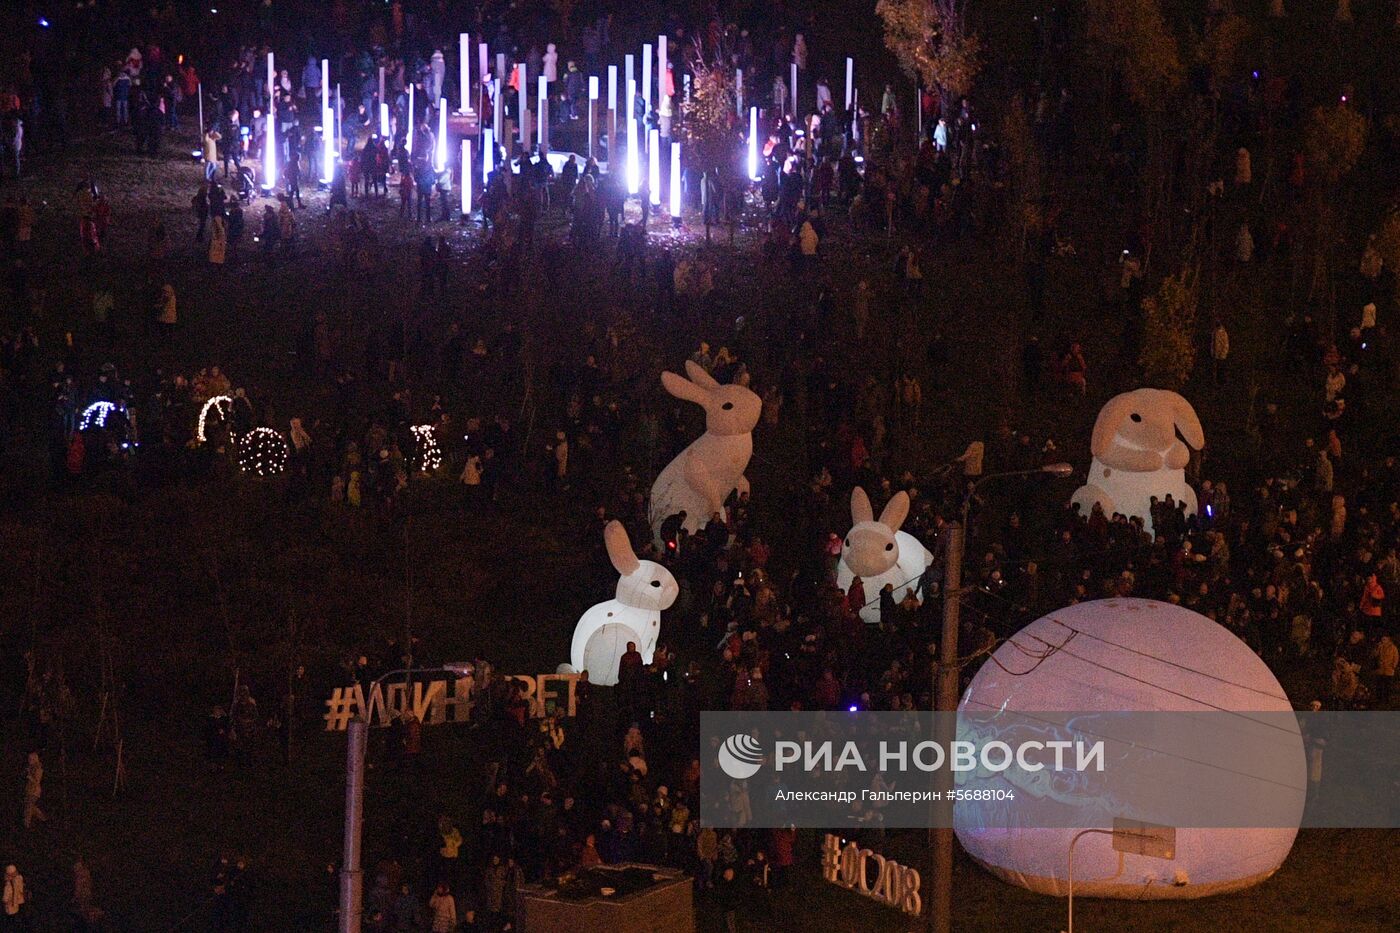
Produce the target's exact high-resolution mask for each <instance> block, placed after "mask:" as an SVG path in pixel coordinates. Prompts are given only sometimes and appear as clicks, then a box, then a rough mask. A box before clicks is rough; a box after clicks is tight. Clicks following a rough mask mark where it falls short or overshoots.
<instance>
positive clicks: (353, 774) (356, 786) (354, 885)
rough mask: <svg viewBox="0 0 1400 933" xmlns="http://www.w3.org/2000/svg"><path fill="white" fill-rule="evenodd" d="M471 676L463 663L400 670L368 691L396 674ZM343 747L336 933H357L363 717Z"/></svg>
mask: <svg viewBox="0 0 1400 933" xmlns="http://www.w3.org/2000/svg"><path fill="white" fill-rule="evenodd" d="M471 672H472V665H471V664H470V663H468V662H466V661H449V662H448V663H447V664H444V665H442V666H441V667H420V668H418V669H417V670H416V671H412V670H410V669H409V668H400V669H398V670H394V671H390V672H389V673H387V674H382V675H380V676H379V677H376V678H375V679H374V681H373V682H372V683H371V684H370V690H371V691H373V690H374V688H376V687H378V686H379V685H380V684H381V683H383V682H384V681H385V680H388V679H389V678H390V677H393V676H395V675H397V674H411V673H418V674H455V675H457V676H458V677H464V676H466V675H467V674H470V673H471ZM346 732H347V735H348V738H349V741H348V743H347V744H346V747H345V851H344V855H343V856H342V860H341V862H342V864H341V866H340V921H339V923H338V924H337V927H336V929H337V930H338V931H339V933H360V914H361V912H362V910H361V905H362V904H363V901H364V872H363V870H362V869H361V868H360V840H361V836H362V832H363V829H364V810H365V748H366V746H367V745H368V744H369V723H368V722H366V721H365V719H364V718H363V717H357V718H355V719H352V720H351V721H350V723H349V724H348V726H347V728H346Z"/></svg>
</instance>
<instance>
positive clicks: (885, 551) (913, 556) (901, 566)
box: [836, 486, 933, 625]
mask: <svg viewBox="0 0 1400 933" xmlns="http://www.w3.org/2000/svg"><path fill="white" fill-rule="evenodd" d="M908 515H909V493H907V492H897V493H895V494H894V497H893V498H891V499H890V501H889V502H888V503H887V504H886V505H885V508H884V509H883V510H882V511H881V512H880V518H879V520H878V521H877V520H876V519H875V513H874V511H873V510H872V509H871V507H870V497H869V496H867V495H866V494H865V490H864V489H861V488H860V487H859V486H857V487H856V488H855V489H852V490H851V521H852V522H854V524H853V525H852V526H851V530H850V531H848V532H846V540H845V541H843V542H842V543H841V560H840V561H839V562H838V563H837V565H836V584H837V585H838V586H840V587H841V591H842V592H843V593H844V592H846V591H847V590H849V589H850V588H851V581H852V580H853V579H855V578H856V577H860V579H861V585H862V586H863V587H864V589H865V597H866V604H865V606H863V607H862V608H861V610H860V617H861V619H863V620H864V621H866V622H869V623H870V624H872V625H874V624H875V623H877V622H879V621H880V601H879V598H878V597H879V595H880V591H881V590H882V589H884V588H885V584H886V583H892V584H894V599H895V602H899V601H901V600H902V599H904V594H905V592H906V591H908V590H910V589H913V590H914V592H915V595H917V594H918V589H919V577H921V576H922V575H923V573H924V571H925V570H927V569H928V568H929V565H931V564H932V563H933V555H932V554H930V553H929V550H928V548H926V547H924V546H923V545H922V544H921V543H919V539H918V538H916V537H914V536H913V535H911V534H909V533H908V532H907V531H900V530H899V526H900V525H902V524H904V519H905V518H906V517H907V516H908Z"/></svg>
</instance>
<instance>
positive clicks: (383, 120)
mask: <svg viewBox="0 0 1400 933" xmlns="http://www.w3.org/2000/svg"><path fill="white" fill-rule="evenodd" d="M389 133H390V128H389V105H388V104H386V103H383V102H380V104H379V136H380V138H381V139H388V138H389Z"/></svg>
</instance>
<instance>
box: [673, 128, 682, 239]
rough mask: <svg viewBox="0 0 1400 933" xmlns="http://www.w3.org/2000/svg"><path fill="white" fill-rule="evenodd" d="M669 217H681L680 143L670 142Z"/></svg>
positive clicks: (675, 218) (677, 218)
mask: <svg viewBox="0 0 1400 933" xmlns="http://www.w3.org/2000/svg"><path fill="white" fill-rule="evenodd" d="M671 219H672V220H673V221H677V222H678V221H679V220H680V219H681V144H680V143H677V142H673V143H671Z"/></svg>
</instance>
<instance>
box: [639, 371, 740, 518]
mask: <svg viewBox="0 0 1400 933" xmlns="http://www.w3.org/2000/svg"><path fill="white" fill-rule="evenodd" d="M685 371H686V374H687V375H689V376H690V378H689V379H687V378H685V377H684V376H678V375H676V374H675V373H670V372H665V373H662V374H661V384H662V385H663V386H665V387H666V391H667V392H669V393H671V394H672V395H674V396H675V397H676V398H681V399H685V400H686V401H688V402H694V403H695V404H697V405H699V406H700V407H701V408H703V409H705V433H704V434H702V435H700V436H699V437H697V438H696V439H695V440H694V441H692V442H691V444H690V446H689V447H687V448H686V449H685V450H683V451H681V452H680V454H678V455H677V456H676V459H674V460H672V461H671V462H670V463H668V464H667V465H666V469H664V470H662V471H661V475H659V476H657V477H656V482H654V483H652V484H651V508H650V513H649V514H650V518H651V529H652V532H653V533H654V534H656V535H657V536H658V538H659V537H660V534H661V523H662V522H664V521H665V520H666V519H667V518H668V517H670V516H672V515H675V514H677V513H679V512H681V511H684V512H685V523H684V527H685V530H686V531H688V532H691V533H692V534H694V533H695V532H696V531H697V530H698V529H700V528H703V527H705V525H706V524H707V523H708V522H709V520H710V516H711V515H713V514H714V513H716V512H719V511H721V510H722V509H723V508H724V500H725V499H727V498H729V494H730V493H731V492H733V491H734V490H736V489H737V490H739V491H740V492H748V490H749V481H748V479H747V478H746V477H745V476H744V469H745V468H746V467H748V465H749V457H750V456H752V454H753V434H752V431H753V428H754V425H756V424H758V416H759V414H760V413H761V412H762V409H763V403H762V401H761V400H760V399H759V397H758V396H757V395H755V394H753V392H751V391H749V390H748V389H746V388H745V387H744V386H738V385H720V384H719V383H718V382H716V381H715V379H714V377H713V376H711V375H710V374H709V373H707V372H706V371H705V369H704V367H702V366H700V365H699V364H698V363H695V362H693V361H691V360H687V361H686V364H685Z"/></svg>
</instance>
